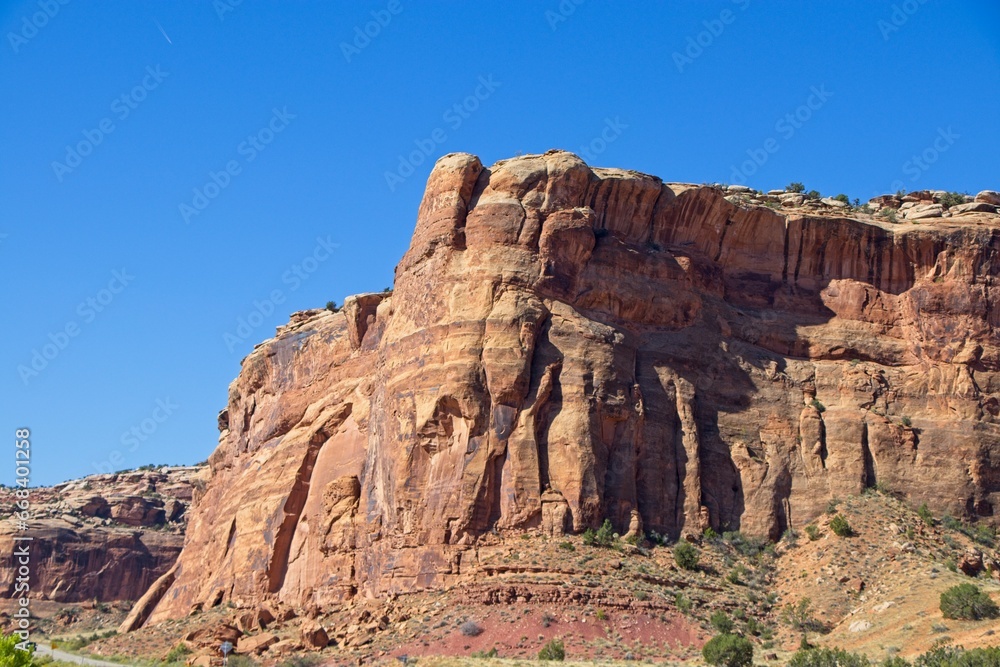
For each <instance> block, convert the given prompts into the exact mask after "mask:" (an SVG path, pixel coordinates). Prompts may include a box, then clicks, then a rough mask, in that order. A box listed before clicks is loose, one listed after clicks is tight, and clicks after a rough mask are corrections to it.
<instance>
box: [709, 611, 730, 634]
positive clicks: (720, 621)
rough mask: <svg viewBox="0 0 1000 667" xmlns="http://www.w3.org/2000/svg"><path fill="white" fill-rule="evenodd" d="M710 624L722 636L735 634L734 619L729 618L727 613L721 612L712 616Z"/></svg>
mask: <svg viewBox="0 0 1000 667" xmlns="http://www.w3.org/2000/svg"><path fill="white" fill-rule="evenodd" d="M708 622H709V623H711V624H712V627H713V628H715V631H716V632H718V633H719V634H720V635H728V634H732V632H733V619H731V618H729V615H728V614H726V612H724V611H722V610H719V611H717V612H715V613H714V614H712V617H711V618H709V619H708Z"/></svg>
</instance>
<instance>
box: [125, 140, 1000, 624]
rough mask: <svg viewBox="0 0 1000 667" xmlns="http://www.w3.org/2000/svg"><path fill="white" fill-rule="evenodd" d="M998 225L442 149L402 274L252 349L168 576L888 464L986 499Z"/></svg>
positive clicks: (389, 561)
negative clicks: (833, 211) (765, 202)
mask: <svg viewBox="0 0 1000 667" xmlns="http://www.w3.org/2000/svg"><path fill="white" fill-rule="evenodd" d="M998 247H1000V223H998V220H997V218H996V216H990V215H983V216H978V215H972V216H963V217H962V219H961V223H957V222H955V221H954V220H941V221H936V222H935V223H934V224H933V225H914V224H901V225H890V224H888V223H878V222H874V221H867V222H866V221H860V220H853V219H846V218H842V217H834V216H831V215H820V214H813V213H806V212H804V211H803V210H801V209H792V210H790V211H786V212H783V213H779V212H776V211H773V210H771V209H769V208H763V207H760V208H742V207H740V206H737V205H734V204H732V203H730V202H729V201H727V200H726V199H725V198H724V197H723V195H722V193H720V192H719V191H718V190H715V189H712V188H708V187H695V186H688V185H668V184H664V183H662V182H661V181H660V180H659V179H657V178H654V177H651V176H646V175H642V174H638V173H635V172H627V171H620V170H613V169H592V168H590V167H588V166H587V165H586V164H584V163H583V162H582V161H581V160H580V159H579V158H577V157H576V156H574V155H571V154H569V153H564V152H550V153H547V154H545V155H541V156H528V157H523V158H517V159H513V160H507V161H502V162H499V163H497V164H496V165H494V166H493V167H490V168H488V169H485V168H483V166H482V165H481V164H480V162H479V160H478V159H477V158H475V157H473V156H471V155H464V154H456V155H449V156H446V157H444V158H442V159H441V160H440V161H439V162H438V164H437V165H436V167H435V169H434V171H433V173H432V174H431V176H430V179H429V181H428V184H427V190H426V194H425V196H424V199H423V202H422V204H421V207H420V211H419V214H418V219H417V226H416V230H415V232H414V236H413V241H412V244H411V246H410V249H409V251H408V252H407V253H406V255H405V256H404V257H403V259H402V261H401V263H400V264H399V266H398V267H397V271H396V279H395V287H394V291H393V293H392V294H391V296H390V295H379V294H367V295H360V296H357V297H352V298H350V299H348V300H347V302H346V304H345V306H344V308H343V310H342V311H340V312H338V313H330V312H327V311H318V310H317V311H306V312H303V313H297V314H296V315H295V316H293V319H292V322H291V323H290V324H289V325H287V326H285V327H282V328H281V329H279V332H278V335H277V337H276V338H273V339H271V340H269V341H267V342H265V343H263V344H262V345H260V346H259V347H258V348H257V349H255V350H254V352H253V353H252V354H250V355H249V356H248V357H247V358H246V359H245V360H244V362H243V368H242V371H241V373H240V375H239V377H238V378H237V379H236V380H235V381H234V382H233V384H232V386H231V387H230V395H229V405H228V407H227V408H226V409H225V410H224V411H223V413H222V414H221V415H220V428H221V430H222V434H221V438H220V444H219V447H218V449H217V450H216V451H215V453H214V454H213V455H212V457H211V459H210V465H211V469H212V478H211V480H210V482H209V485H208V488H207V491H206V494H205V496H204V498H202V500H201V501H200V502H199V503H198V504H197V506H196V508H195V511H194V512H193V516H192V517H191V521H190V524H189V530H188V535H187V539H186V543H185V547H184V551H183V553H182V555H181V557H180V559H179V561H178V564H177V566H176V568H174V570H172V571H171V572H170V573H169V574H168V575H166V576H165V577H164V578H163V579H162V580H161V581H160V582H158V584H157V585H156V586H155V587H154V588H153V589H152V590H151V591H150V593H149V594H148V595H147V596H146V598H145V599H144V600H143V601H142V602H141V603H140V604H139V605H137V609H136V612H135V614H134V615H133V618H132V619H131V621H130V622H129V623H130V626H131V627H135V626H136V625H138V624H141V623H142V622H143V621H144V620H147V618H148V619H149V620H152V621H153V622H156V621H159V620H163V619H167V618H170V617H172V616H176V615H183V614H186V613H188V611H189V610H190V608H191V607H192V606H193V605H195V604H199V603H200V604H204V605H213V604H218V603H219V602H221V601H224V600H232V601H234V602H236V603H237V604H238V605H241V606H243V605H260V604H264V603H266V604H268V605H271V606H272V607H274V606H277V607H280V606H290V607H299V608H302V607H309V606H312V605H317V606H320V607H322V606H324V605H330V604H332V603H336V602H338V601H342V600H344V599H346V598H349V597H352V596H354V595H358V594H362V595H366V596H380V595H384V594H387V593H391V592H405V591H409V590H415V589H418V588H424V587H442V586H446V585H449V584H451V583H455V582H458V581H460V580H463V579H464V578H468V577H474V576H475V575H476V572H477V546H478V545H483V544H488V543H489V541H490V539H491V537H492V532H493V531H511V530H523V529H537V530H542V531H545V532H547V533H549V534H560V533H562V532H564V531H581V530H583V529H585V528H587V527H589V526H596V525H598V524H599V523H600V522H601V521H603V519H604V518H606V517H607V518H610V519H611V520H612V521H613V522H614V524H615V526H616V528H617V529H618V530H619V531H620V532H622V533H624V532H625V530H626V529H627V528H628V527H629V524H630V521H633V520H634V519H635V517H634V516H633V513H634V512H637V513H638V518H639V519H641V523H642V526H643V528H644V529H645V531H646V532H650V531H656V532H658V533H661V534H667V535H670V536H674V537H677V536H679V535H681V534H683V533H686V532H700V531H702V530H703V529H704V528H706V527H709V526H711V527H712V528H714V529H715V530H716V531H723V530H736V529H739V530H743V531H745V532H748V533H755V534H767V535H770V536H772V537H775V536H777V535H779V534H780V533H781V532H782V531H783V530H785V529H786V528H787V527H789V526H793V525H794V526H801V525H802V524H804V523H806V522H808V521H809V520H811V519H813V518H815V517H816V516H817V515H819V514H820V513H821V512H822V511H823V509H824V508H825V506H826V504H827V502H828V500H829V499H830V498H832V497H838V496H839V497H843V496H845V495H848V494H854V493H859V492H861V491H862V490H864V489H865V488H866V487H872V486H875V485H879V486H880V487H887V488H888V489H891V490H892V491H894V492H896V493H898V494H901V495H902V496H904V497H905V498H906V499H908V501H910V502H912V503H918V504H919V503H922V502H927V503H928V505H930V507H931V508H932V509H934V510H935V511H937V512H951V513H952V514H955V515H965V516H970V517H976V516H978V517H984V518H988V519H990V520H992V518H993V516H994V507H995V505H996V503H997V502H998V501H1000V496H998V491H1000V428H998V425H997V413H998V410H1000V403H998V400H997V392H998V390H1000V386H998V385H1000V374H998V372H997V371H998V367H1000V346H998V342H1000V341H998V337H997V333H996V329H995V327H996V320H997V317H998V315H997V309H996V307H995V304H996V303H997V293H996V290H997V288H996V287H995V276H996V275H997V272H998V268H1000V255H998Z"/></svg>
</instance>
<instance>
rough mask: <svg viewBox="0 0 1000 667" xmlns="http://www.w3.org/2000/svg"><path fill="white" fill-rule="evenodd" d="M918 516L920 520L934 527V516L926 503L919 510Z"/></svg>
mask: <svg viewBox="0 0 1000 667" xmlns="http://www.w3.org/2000/svg"><path fill="white" fill-rule="evenodd" d="M917 516H919V517H920V520H921V521H923V522H924V523H926V524H927V525H928V526H933V525H934V515H933V514H931V510H930V508H929V507H927V503H924V504H923V505H921V506H920V507H918V508H917Z"/></svg>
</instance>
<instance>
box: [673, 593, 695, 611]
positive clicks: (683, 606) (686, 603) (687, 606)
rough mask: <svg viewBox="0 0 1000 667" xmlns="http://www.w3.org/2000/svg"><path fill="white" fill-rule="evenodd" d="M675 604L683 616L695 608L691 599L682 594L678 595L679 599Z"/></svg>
mask: <svg viewBox="0 0 1000 667" xmlns="http://www.w3.org/2000/svg"><path fill="white" fill-rule="evenodd" d="M674 604H676V605H677V608H678V609H680V610H681V613H683V614H686V613H688V612H689V611H691V607H692V606H693V605H692V603H691V599H690V598H688V597H685V596H684V595H683V594H682V593H678V594H677V597H675V598H674Z"/></svg>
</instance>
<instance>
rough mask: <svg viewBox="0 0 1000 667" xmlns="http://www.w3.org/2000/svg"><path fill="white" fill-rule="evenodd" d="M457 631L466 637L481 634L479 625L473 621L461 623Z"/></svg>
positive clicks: (481, 630)
mask: <svg viewBox="0 0 1000 667" xmlns="http://www.w3.org/2000/svg"><path fill="white" fill-rule="evenodd" d="M458 629H459V630H460V631H461V632H462V634H463V635H465V636H466V637H478V636H479V635H481V634H483V629H482V628H481V627H479V624H478V623H476V622H475V621H466V622H465V623H462V625H460V626H459V627H458Z"/></svg>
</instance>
